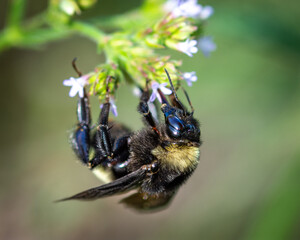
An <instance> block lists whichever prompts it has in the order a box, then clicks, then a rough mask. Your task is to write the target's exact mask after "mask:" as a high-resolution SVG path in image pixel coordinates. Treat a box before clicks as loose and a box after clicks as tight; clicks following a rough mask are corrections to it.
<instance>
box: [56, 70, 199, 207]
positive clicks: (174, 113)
mask: <svg viewBox="0 0 300 240" xmlns="http://www.w3.org/2000/svg"><path fill="white" fill-rule="evenodd" d="M166 74H167V76H168V79H169V82H170V86H171V89H172V94H171V95H170V96H169V101H170V103H171V104H170V103H169V102H168V100H167V99H166V97H165V96H164V94H163V93H162V91H161V90H160V89H158V94H159V95H160V97H161V100H162V103H161V111H162V113H163V115H164V122H163V123H158V122H157V121H156V119H154V117H153V116H152V113H151V111H150V110H149V106H148V100H149V89H148V87H147V86H146V88H145V89H143V90H142V94H141V97H140V102H139V105H138V112H139V113H141V115H142V118H143V119H144V123H145V125H146V126H145V128H143V129H142V130H140V131H137V132H131V131H130V130H129V129H128V128H126V127H124V126H123V125H121V124H117V123H113V127H111V128H110V127H108V125H109V124H110V122H109V121H108V117H109V110H110V107H111V104H110V96H109V89H108V84H107V87H106V88H107V89H106V100H105V103H104V104H103V107H102V109H101V112H100V116H99V121H98V124H97V126H96V127H95V133H92V128H93V127H92V126H91V117H90V107H89V100H88V96H87V94H86V93H85V94H84V97H83V98H80V99H79V101H78V105H77V118H78V124H77V127H76V129H75V131H74V133H73V134H72V137H71V142H72V146H73V150H74V152H75V153H76V155H77V156H78V158H79V159H80V160H81V162H82V163H83V164H85V165H86V166H87V167H89V168H90V169H91V170H92V171H93V172H94V173H95V174H96V175H97V176H98V177H99V178H100V179H102V180H103V181H104V182H106V184H104V185H101V186H99V187H95V188H91V189H88V190H86V191H83V192H81V193H78V194H76V195H74V196H71V197H68V198H65V199H62V200H60V201H65V200H95V199H98V198H102V197H107V196H112V195H115V194H121V193H125V192H128V191H130V190H134V191H135V192H134V193H133V194H131V195H129V196H127V197H125V198H124V199H122V200H121V202H122V203H124V204H126V205H127V206H129V207H132V208H135V209H137V210H150V209H157V208H161V207H164V206H166V205H167V204H168V203H169V202H170V200H171V199H172V198H173V196H174V195H175V193H176V192H177V190H178V188H179V187H180V186H181V185H182V184H183V183H184V182H185V181H186V180H187V179H188V178H189V177H190V176H191V174H192V173H193V172H194V170H195V169H196V167H197V165H198V162H199V157H200V150H199V147H200V145H201V140H200V128H199V122H198V121H197V120H196V119H195V118H194V117H193V113H194V109H193V107H192V104H191V102H190V100H189V97H188V95H187V93H186V92H185V91H184V93H185V96H186V97H187V100H188V102H189V105H190V108H191V111H188V110H187V109H186V107H185V106H184V105H183V104H182V103H181V101H180V100H179V99H178V97H177V94H176V92H175V89H174V86H173V84H172V81H171V79H170V76H169V74H168V72H167V71H166ZM146 85H148V84H146ZM92 151H93V152H94V154H93V157H90V155H91V152H92Z"/></svg>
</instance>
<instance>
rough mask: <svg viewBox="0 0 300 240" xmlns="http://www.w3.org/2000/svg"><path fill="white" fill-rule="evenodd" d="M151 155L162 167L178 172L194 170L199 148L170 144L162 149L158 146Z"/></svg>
mask: <svg viewBox="0 0 300 240" xmlns="http://www.w3.org/2000/svg"><path fill="white" fill-rule="evenodd" d="M151 153H152V154H153V155H154V156H155V157H156V158H157V160H158V161H159V162H160V163H161V165H162V167H167V168H171V169H174V170H175V171H180V172H186V171H191V170H193V169H195V168H196V166H197V164H198V162H199V157H200V149H199V147H196V146H188V145H178V144H170V145H168V146H166V147H164V148H162V147H161V146H158V147H156V148H155V149H153V150H152V151H151Z"/></svg>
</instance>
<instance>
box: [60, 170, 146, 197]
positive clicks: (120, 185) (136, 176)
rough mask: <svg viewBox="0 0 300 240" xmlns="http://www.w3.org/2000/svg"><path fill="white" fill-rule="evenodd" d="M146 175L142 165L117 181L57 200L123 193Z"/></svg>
mask: <svg viewBox="0 0 300 240" xmlns="http://www.w3.org/2000/svg"><path fill="white" fill-rule="evenodd" d="M145 175H146V169H145V168H143V167H142V168H140V169H138V170H137V171H134V172H132V173H130V174H127V175H125V176H124V177H121V178H118V179H116V180H115V181H112V182H110V183H107V184H104V185H101V186H99V187H95V188H91V189H88V190H86V191H83V192H81V193H78V194H75V195H74V196H71V197H67V198H64V199H61V200H58V201H57V202H61V201H67V200H95V199H97V198H102V197H107V196H111V195H114V194H116V193H122V192H125V191H126V190H129V189H131V188H133V187H134V186H135V185H136V184H138V183H139V182H140V181H141V180H143V179H144V177H145Z"/></svg>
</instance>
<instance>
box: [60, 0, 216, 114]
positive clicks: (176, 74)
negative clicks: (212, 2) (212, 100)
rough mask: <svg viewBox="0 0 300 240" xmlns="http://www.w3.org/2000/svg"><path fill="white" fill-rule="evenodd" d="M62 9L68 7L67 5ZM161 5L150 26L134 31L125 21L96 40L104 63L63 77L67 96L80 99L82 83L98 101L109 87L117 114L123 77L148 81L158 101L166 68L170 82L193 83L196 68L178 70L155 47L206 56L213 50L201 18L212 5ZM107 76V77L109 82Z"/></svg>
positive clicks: (189, 1) (181, 1)
mask: <svg viewBox="0 0 300 240" xmlns="http://www.w3.org/2000/svg"><path fill="white" fill-rule="evenodd" d="M62 1H63V2H66V3H70V2H73V0H62ZM147 1H149V0H146V2H147ZM66 6H70V5H68V4H67V5H66ZM65 9H66V11H67V12H68V11H69V10H68V8H65ZM162 9H163V11H166V12H167V15H165V17H163V18H161V19H157V20H156V23H155V24H154V25H152V26H149V27H146V28H144V30H142V31H139V30H138V31H135V29H134V25H133V26H127V27H126V30H124V32H118V33H115V34H110V35H107V36H106V37H105V38H104V42H99V46H101V48H102V49H101V50H103V51H104V53H105V55H106V58H107V61H106V63H105V64H101V65H99V66H97V67H96V68H95V70H94V71H93V72H91V73H88V74H86V75H83V76H81V77H79V78H70V79H67V80H64V82H63V84H64V85H65V86H70V87H71V89H70V93H69V96H70V97H74V96H75V95H76V94H77V93H78V95H79V97H80V98H82V97H83V95H84V88H86V93H87V94H88V95H97V96H98V97H99V99H100V103H101V105H100V106H102V104H103V101H104V99H105V95H106V89H107V87H108V88H109V94H110V104H111V111H112V113H113V114H114V115H115V116H117V114H118V113H117V107H116V104H115V92H116V90H117V88H118V86H119V83H120V82H124V81H125V82H126V83H130V84H133V85H135V86H137V87H139V88H143V87H144V86H145V84H146V81H147V82H148V83H150V84H149V86H151V89H152V93H151V96H150V100H149V101H150V102H153V101H155V99H158V101H161V97H160V94H159V93H158V89H160V91H161V92H162V93H163V94H165V95H170V94H171V93H172V91H171V90H170V89H169V88H168V87H167V85H168V84H169V81H168V78H167V76H166V74H165V69H167V70H168V72H169V74H170V77H171V79H172V81H173V84H174V86H179V85H180V84H181V83H180V82H181V81H182V80H185V81H186V83H187V85H188V86H192V84H193V83H194V82H196V81H197V76H196V73H195V72H194V71H193V72H184V73H182V72H181V71H180V70H179V67H180V66H181V61H176V60H172V59H171V58H170V57H169V56H160V55H159V54H158V53H156V51H155V49H162V48H166V49H173V50H177V51H179V52H182V53H184V54H186V55H188V56H189V57H193V55H194V54H196V53H197V52H198V49H199V50H201V51H202V52H203V54H204V55H205V56H209V55H210V53H211V52H212V51H214V50H215V49H216V45H215V44H214V42H213V41H212V38H211V37H209V36H202V32H203V31H202V28H203V26H204V24H203V23H204V21H206V20H207V19H208V18H209V17H210V16H211V15H212V14H213V8H212V7H210V6H202V5H200V4H198V2H197V0H168V1H167V3H166V4H164V5H163V6H162ZM163 11H162V12H163ZM69 12H70V14H73V13H71V11H69ZM164 14H165V13H164ZM144 15H147V14H144ZM107 78H110V79H111V81H109V82H108V86H106V85H107V81H106V80H107Z"/></svg>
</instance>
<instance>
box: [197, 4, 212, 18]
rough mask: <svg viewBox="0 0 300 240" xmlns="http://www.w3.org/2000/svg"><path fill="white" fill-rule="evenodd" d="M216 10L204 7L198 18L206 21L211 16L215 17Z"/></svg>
mask: <svg viewBox="0 0 300 240" xmlns="http://www.w3.org/2000/svg"><path fill="white" fill-rule="evenodd" d="M213 13H214V9H213V7H211V6H204V7H202V10H201V12H200V14H199V16H198V18H200V19H202V20H205V19H208V18H209V17H210V16H211V15H213Z"/></svg>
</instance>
